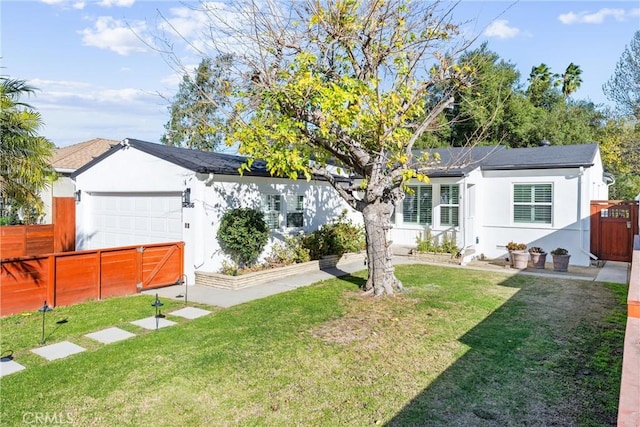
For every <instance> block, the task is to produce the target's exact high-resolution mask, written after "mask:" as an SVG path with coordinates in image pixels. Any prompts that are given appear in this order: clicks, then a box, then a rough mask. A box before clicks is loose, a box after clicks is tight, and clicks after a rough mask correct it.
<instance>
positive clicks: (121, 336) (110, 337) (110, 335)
mask: <svg viewBox="0 0 640 427" xmlns="http://www.w3.org/2000/svg"><path fill="white" fill-rule="evenodd" d="M135 336H136V334H132V333H131V332H128V331H125V330H124V329H120V328H107V329H103V330H101V331H98V332H92V333H90V334H86V335H85V337H87V338H91V339H92V340H96V341H99V342H101V343H102V344H111V343H112V342H116V341H122V340H126V339H128V338H132V337H135Z"/></svg>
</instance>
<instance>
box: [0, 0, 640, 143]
mask: <svg viewBox="0 0 640 427" xmlns="http://www.w3.org/2000/svg"><path fill="white" fill-rule="evenodd" d="M196 4H197V3H196V2H193V1H188V2H175V1H141V0H137V1H136V0H101V1H90V0H85V1H83V0H42V1H23V0H19V1H12V0H3V1H2V3H1V4H0V24H1V30H0V37H1V39H0V46H1V54H0V56H1V57H2V59H1V61H2V67H3V68H2V70H1V73H2V74H4V75H9V76H11V77H12V78H18V79H23V80H27V81H28V82H29V83H30V84H32V85H33V86H36V87H37V88H39V91H38V92H37V93H36V96H35V97H31V98H29V99H28V100H27V102H29V103H30V104H31V105H32V106H33V107H34V108H36V109H37V111H39V112H40V113H41V114H42V117H43V121H44V124H45V126H44V128H43V129H42V131H41V132H40V133H41V135H43V136H45V137H47V138H48V139H50V140H51V141H52V142H54V143H55V144H56V145H57V146H60V147H61V146H66V145H70V144H74V143H78V142H82V141H86V140H89V139H92V138H98V137H100V138H109V139H115V140H121V139H124V138H137V139H142V140H146V141H152V142H157V141H159V139H160V137H161V135H162V134H163V132H164V124H165V123H166V122H167V120H168V118H169V113H168V110H167V107H168V106H169V101H168V100H167V99H168V98H170V97H171V96H173V95H174V94H175V92H176V91H177V87H178V84H179V82H180V79H181V72H180V70H178V69H177V68H176V67H175V66H172V65H171V61H167V57H166V56H163V55H162V54H160V53H158V52H157V51H155V50H154V49H151V48H150V47H149V44H153V37H154V36H157V35H159V34H161V29H162V27H163V26H165V25H166V24H167V22H170V23H171V24H172V25H173V26H174V27H175V28H177V29H179V30H180V32H181V34H183V35H184V36H185V38H186V39H191V38H195V37H197V35H198V34H199V32H200V31H201V30H202V29H203V26H202V25H203V23H204V22H203V20H202V19H201V17H199V16H198V15H197V14H196V13H195V12H194V11H193V10H191V8H189V7H187V6H195V5H196ZM163 18H164V19H163ZM454 20H455V21H459V22H460V21H467V20H470V22H469V23H468V24H466V26H465V31H466V32H467V33H468V34H470V35H477V36H479V37H478V40H477V42H476V44H474V45H473V47H477V46H478V45H479V44H480V42H481V41H483V40H487V41H488V43H489V49H490V50H492V51H494V52H496V53H498V54H499V55H500V57H501V58H503V59H505V60H507V61H510V62H511V63H513V64H515V65H516V66H517V68H518V69H519V70H520V72H521V74H522V80H523V81H524V79H525V78H526V77H527V76H528V74H529V72H530V70H531V67H532V66H535V65H538V64H540V63H542V62H544V63H546V64H547V65H549V67H550V68H551V70H552V71H553V72H557V73H562V72H563V71H564V69H565V68H566V67H567V65H569V63H571V62H573V63H575V64H578V65H579V66H580V67H581V68H582V70H583V74H582V79H583V84H582V87H581V88H580V90H578V91H577V92H576V93H575V95H574V97H575V98H578V99H588V100H591V101H593V102H595V103H597V104H600V103H605V104H608V102H607V100H606V98H605V96H604V94H603V93H602V85H603V84H604V83H605V82H606V81H607V80H608V79H609V78H610V77H611V75H612V74H613V72H614V69H615V65H616V63H617V61H618V59H619V58H620V55H621V54H622V52H623V51H624V49H625V46H627V45H628V44H629V43H630V42H631V40H632V38H633V35H634V33H635V31H637V30H639V29H640V1H638V0H635V1H566V2H561V1H520V2H515V3H514V2H506V1H494V2H489V1H472V0H466V1H462V2H461V3H460V4H459V5H458V6H457V7H456V9H455V11H454ZM143 41H146V42H147V43H144V42H143ZM174 52H175V54H176V56H177V57H179V59H180V61H181V62H182V63H183V64H184V65H185V66H186V67H187V69H193V68H194V67H195V66H196V65H197V63H198V62H199V59H198V57H197V56H195V55H194V53H193V50H192V49H189V48H188V47H187V46H186V45H185V43H183V42H182V41H181V40H175V43H174Z"/></svg>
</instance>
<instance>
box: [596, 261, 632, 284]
mask: <svg viewBox="0 0 640 427" xmlns="http://www.w3.org/2000/svg"><path fill="white" fill-rule="evenodd" d="M596 282H613V283H623V284H628V283H629V263H628V262H618V261H607V262H605V264H604V267H602V268H601V269H600V271H599V272H598V276H597V277H596Z"/></svg>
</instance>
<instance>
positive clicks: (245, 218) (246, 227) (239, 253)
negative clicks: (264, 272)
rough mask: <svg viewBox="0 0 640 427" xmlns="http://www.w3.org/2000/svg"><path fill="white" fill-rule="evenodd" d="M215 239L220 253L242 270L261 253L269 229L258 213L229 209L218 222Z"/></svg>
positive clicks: (261, 215) (252, 262)
mask: <svg viewBox="0 0 640 427" xmlns="http://www.w3.org/2000/svg"><path fill="white" fill-rule="evenodd" d="M217 237H218V241H219V242H220V247H221V248H222V251H223V252H224V253H225V254H227V255H228V256H230V257H231V258H232V259H233V261H234V262H235V263H236V264H237V265H238V266H239V267H241V268H242V267H245V266H250V265H252V264H254V263H255V261H256V260H257V259H258V257H259V256H260V254H261V253H262V250H263V249H264V247H265V245H266V244H267V240H268V239H269V227H268V226H267V223H266V222H265V220H264V216H263V214H262V212H260V211H257V210H255V209H249V208H236V209H230V210H228V211H226V212H225V214H224V215H223V216H222V219H221V220H220V227H219V228H218V236H217Z"/></svg>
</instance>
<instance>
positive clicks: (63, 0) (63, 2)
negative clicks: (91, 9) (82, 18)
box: [40, 0, 87, 10]
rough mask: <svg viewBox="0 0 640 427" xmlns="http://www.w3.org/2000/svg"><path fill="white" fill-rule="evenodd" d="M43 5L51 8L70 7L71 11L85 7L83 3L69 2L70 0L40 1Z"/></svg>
mask: <svg viewBox="0 0 640 427" xmlns="http://www.w3.org/2000/svg"><path fill="white" fill-rule="evenodd" d="M40 1H41V2H42V3H44V4H49V5H52V6H62V7H63V8H68V7H71V8H73V9H79V10H82V9H84V7H85V6H86V5H87V3H86V2H85V1H82V0H81V1H70V0H40Z"/></svg>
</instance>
